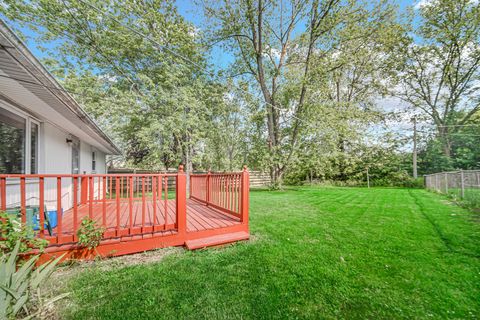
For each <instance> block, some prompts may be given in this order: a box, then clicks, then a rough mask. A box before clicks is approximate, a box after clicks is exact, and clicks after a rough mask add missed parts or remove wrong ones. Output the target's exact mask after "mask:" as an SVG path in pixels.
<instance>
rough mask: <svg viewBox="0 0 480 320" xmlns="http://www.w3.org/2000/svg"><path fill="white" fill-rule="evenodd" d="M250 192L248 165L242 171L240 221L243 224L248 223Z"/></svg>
mask: <svg viewBox="0 0 480 320" xmlns="http://www.w3.org/2000/svg"><path fill="white" fill-rule="evenodd" d="M249 193H250V176H249V173H248V170H247V166H244V167H243V172H242V193H241V204H242V207H241V210H242V211H241V215H240V221H241V222H242V223H243V224H247V225H248V206H249V196H250V195H249Z"/></svg>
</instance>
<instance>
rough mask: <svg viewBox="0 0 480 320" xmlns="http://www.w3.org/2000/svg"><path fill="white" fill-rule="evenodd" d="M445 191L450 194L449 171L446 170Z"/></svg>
mask: <svg viewBox="0 0 480 320" xmlns="http://www.w3.org/2000/svg"><path fill="white" fill-rule="evenodd" d="M445 193H446V194H448V173H447V172H445Z"/></svg>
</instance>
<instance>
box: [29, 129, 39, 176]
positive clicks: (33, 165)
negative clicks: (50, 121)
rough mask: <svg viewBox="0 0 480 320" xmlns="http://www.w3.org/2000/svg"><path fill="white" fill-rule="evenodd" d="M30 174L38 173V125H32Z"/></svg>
mask: <svg viewBox="0 0 480 320" xmlns="http://www.w3.org/2000/svg"><path fill="white" fill-rule="evenodd" d="M30 148H31V151H30V152H31V154H30V173H32V174H33V173H38V172H37V161H38V160H37V159H38V157H37V154H38V125H37V124H35V123H32V132H31V141H30Z"/></svg>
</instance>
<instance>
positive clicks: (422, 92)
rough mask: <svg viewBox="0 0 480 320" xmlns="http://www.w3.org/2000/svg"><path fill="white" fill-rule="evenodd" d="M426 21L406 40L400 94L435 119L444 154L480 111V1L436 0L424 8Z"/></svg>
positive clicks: (450, 153) (400, 49)
mask: <svg viewBox="0 0 480 320" xmlns="http://www.w3.org/2000/svg"><path fill="white" fill-rule="evenodd" d="M419 10H420V17H421V25H420V26H419V27H418V28H417V31H416V32H415V33H414V36H412V37H410V38H409V39H408V40H407V42H401V43H400V44H401V46H400V47H399V53H401V54H402V55H403V57H404V60H402V63H403V67H402V69H401V72H400V74H399V76H400V81H399V83H400V87H401V89H400V90H399V91H400V92H398V93H397V94H398V96H399V97H400V98H401V99H403V100H404V101H406V102H407V103H408V104H409V105H410V106H411V107H412V108H413V109H415V110H418V111H421V112H422V113H423V114H425V115H427V116H428V117H429V118H430V119H431V121H432V123H433V124H434V125H435V128H436V132H437V136H438V138H439V139H440V143H441V147H442V152H443V155H444V156H445V157H446V159H447V160H448V161H451V156H452V139H453V136H454V135H455V134H457V133H458V132H459V130H460V129H461V128H462V126H463V125H465V124H468V123H470V122H471V120H472V117H473V116H474V115H475V114H477V113H478V112H479V111H480V103H479V101H478V92H479V90H480V86H478V81H480V5H479V4H478V1H472V0H432V1H429V2H427V3H426V4H425V5H423V6H422V7H421V8H420V9H419Z"/></svg>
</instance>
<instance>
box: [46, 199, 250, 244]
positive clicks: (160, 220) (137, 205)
mask: <svg viewBox="0 0 480 320" xmlns="http://www.w3.org/2000/svg"><path fill="white" fill-rule="evenodd" d="M166 202H167V205H166V206H165V200H157V201H156V202H155V203H154V202H153V201H151V200H147V201H145V217H142V206H143V202H142V201H132V204H133V208H132V218H133V219H132V220H133V221H132V225H131V226H130V216H129V211H130V206H129V202H128V201H121V202H120V228H121V229H126V228H130V227H133V228H142V227H143V228H145V229H147V228H150V229H151V228H153V227H155V226H162V228H161V229H160V230H158V231H162V230H172V229H175V223H176V221H177V217H176V214H175V205H176V200H175V199H173V200H166ZM154 204H156V207H157V208H156V212H155V214H154V208H153V206H154ZM165 209H167V210H166V211H167V215H165ZM92 213H93V216H92V219H94V220H95V221H97V224H98V225H102V224H103V221H102V218H103V204H102V203H101V202H96V203H93V205H92ZM88 216H89V205H88V204H84V205H80V206H79V207H78V213H77V219H76V220H77V225H80V223H81V221H82V219H83V218H84V217H88ZM106 217H107V219H106V224H105V228H106V229H107V231H108V230H115V229H116V227H117V221H116V203H115V201H112V200H109V201H107V205H106ZM143 219H144V220H143ZM142 221H144V222H143V223H142ZM240 223H241V222H240V219H239V218H238V217H235V216H233V215H230V214H228V213H224V212H222V211H220V210H219V209H215V208H212V207H209V206H207V205H206V204H204V203H201V202H200V201H197V200H193V199H187V232H195V231H203V230H209V229H218V228H224V227H229V226H233V225H239V224H240ZM163 226H165V227H163ZM73 230H74V212H73V209H69V210H67V211H65V212H64V214H63V229H62V233H63V234H64V235H69V234H73V232H74V231H73ZM53 233H54V234H55V233H56V228H54V229H53ZM45 235H46V236H47V235H48V233H47V232H46V231H45Z"/></svg>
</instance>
